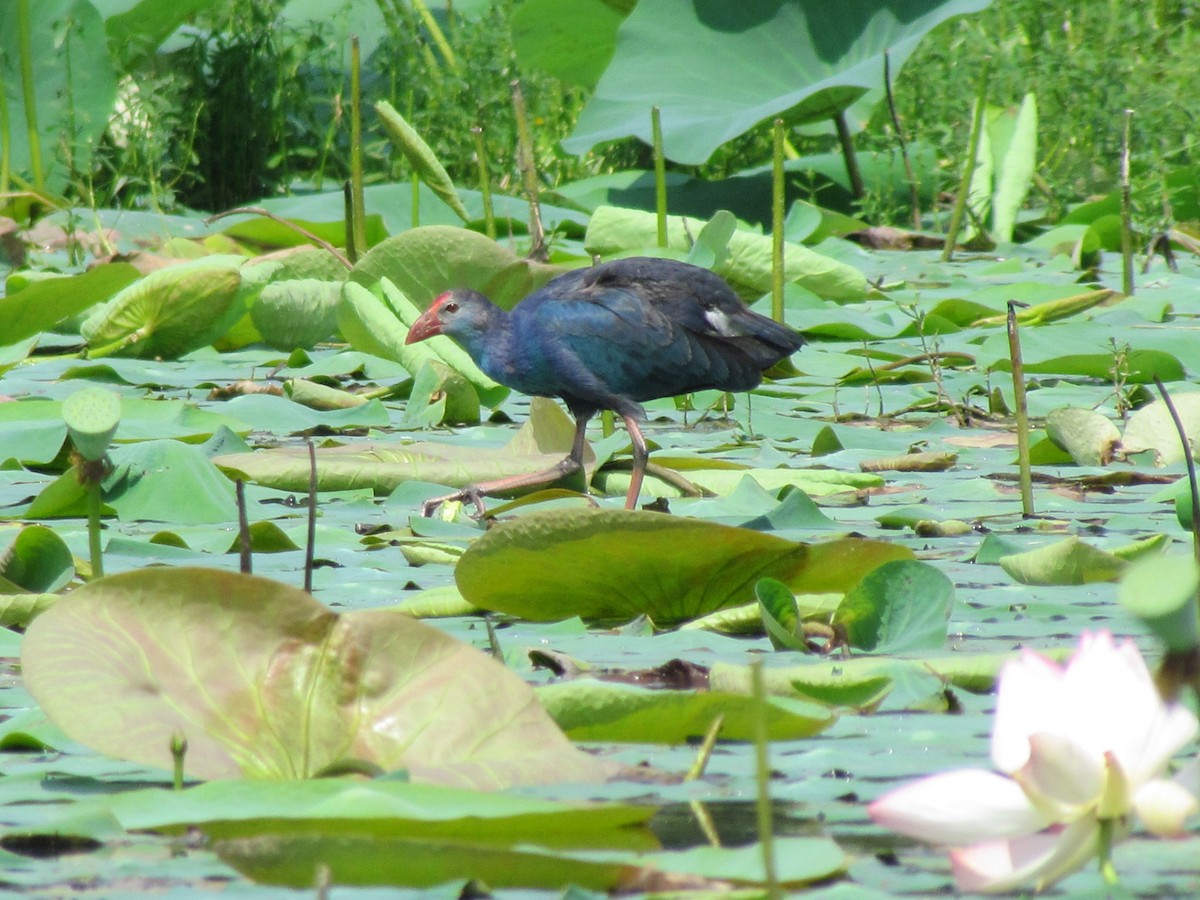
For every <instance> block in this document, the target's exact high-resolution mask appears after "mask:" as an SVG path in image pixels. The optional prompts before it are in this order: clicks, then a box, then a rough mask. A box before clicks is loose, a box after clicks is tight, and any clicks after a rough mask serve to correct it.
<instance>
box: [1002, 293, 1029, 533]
mask: <svg viewBox="0 0 1200 900" xmlns="http://www.w3.org/2000/svg"><path fill="white" fill-rule="evenodd" d="M1028 306H1029V304H1028V303H1021V302H1019V301H1017V300H1009V301H1008V353H1009V358H1010V360H1011V362H1012V377H1013V397H1014V399H1015V404H1016V415H1017V463H1018V465H1019V466H1020V477H1021V512H1022V514H1023V515H1024V516H1025V517H1026V518H1029V517H1030V516H1032V515H1033V470H1032V467H1031V465H1030V462H1029V405H1028V403H1027V402H1026V398H1025V365H1024V363H1023V362H1022V361H1021V337H1020V334H1019V333H1018V331H1017V307H1025V308H1028Z"/></svg>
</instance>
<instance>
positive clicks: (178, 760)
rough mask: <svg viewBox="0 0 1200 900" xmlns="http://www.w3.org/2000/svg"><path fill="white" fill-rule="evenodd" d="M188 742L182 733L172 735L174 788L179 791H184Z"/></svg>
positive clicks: (177, 732)
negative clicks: (184, 763) (184, 766)
mask: <svg viewBox="0 0 1200 900" xmlns="http://www.w3.org/2000/svg"><path fill="white" fill-rule="evenodd" d="M187 749H188V742H187V738H186V737H185V736H184V734H183V732H182V731H176V732H175V733H174V734H173V735H171V761H172V763H173V765H172V770H173V777H172V779H171V783H172V786H173V787H174V788H175V790H177V791H181V790H183V762H184V759H186V758H187Z"/></svg>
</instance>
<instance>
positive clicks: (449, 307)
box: [442, 300, 458, 313]
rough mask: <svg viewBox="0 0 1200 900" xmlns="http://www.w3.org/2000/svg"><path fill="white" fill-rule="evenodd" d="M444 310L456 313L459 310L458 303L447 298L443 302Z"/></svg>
mask: <svg viewBox="0 0 1200 900" xmlns="http://www.w3.org/2000/svg"><path fill="white" fill-rule="evenodd" d="M442 312H448V313H456V312H458V304H457V303H455V302H454V301H453V300H447V301H446V302H445V303H443V304H442Z"/></svg>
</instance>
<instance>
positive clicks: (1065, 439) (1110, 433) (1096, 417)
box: [1046, 406, 1121, 466]
mask: <svg viewBox="0 0 1200 900" xmlns="http://www.w3.org/2000/svg"><path fill="white" fill-rule="evenodd" d="M1046 437H1048V438H1049V439H1050V440H1051V441H1052V442H1053V443H1054V446H1056V447H1058V448H1059V449H1061V450H1066V451H1067V452H1068V453H1069V454H1071V459H1073V460H1074V461H1075V464H1076V465H1079V466H1104V465H1107V464H1108V463H1110V462H1112V458H1113V453H1114V452H1115V450H1116V447H1117V445H1118V444H1119V443H1120V441H1121V432H1120V431H1118V430H1117V426H1116V425H1114V424H1113V423H1112V422H1111V421H1110V420H1109V419H1107V418H1106V417H1105V416H1102V415H1100V413H1098V412H1096V411H1095V410H1092V409H1080V408H1078V407H1071V406H1068V407H1064V408H1062V409H1056V410H1054V411H1053V412H1051V413H1050V415H1048V416H1047V417H1046Z"/></svg>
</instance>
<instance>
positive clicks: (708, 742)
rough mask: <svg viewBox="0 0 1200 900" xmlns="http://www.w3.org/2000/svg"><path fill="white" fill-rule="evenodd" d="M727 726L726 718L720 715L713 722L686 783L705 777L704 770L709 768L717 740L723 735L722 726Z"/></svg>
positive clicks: (686, 777) (689, 770) (686, 778)
mask: <svg viewBox="0 0 1200 900" xmlns="http://www.w3.org/2000/svg"><path fill="white" fill-rule="evenodd" d="M724 724H725V716H724V715H723V714H722V715H719V716H717V717H716V718H715V719H713V720H712V724H710V725H709V726H708V731H706V732H704V740H703V741H701V742H700V750H699V751H698V752H697V753H696V761H695V762H693V763H692V767H691V768H690V769H688V773H687V775H685V776H684V777H683V780H684V781H697V780H698V779H699V778H701V777H702V776H703V775H704V770H705V769H707V768H708V761H709V759H711V758H712V752H713V747H715V746H716V745H717V738H718V737H719V736H720V734H721V726H723V725H724Z"/></svg>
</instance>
